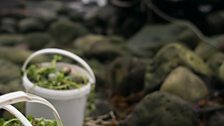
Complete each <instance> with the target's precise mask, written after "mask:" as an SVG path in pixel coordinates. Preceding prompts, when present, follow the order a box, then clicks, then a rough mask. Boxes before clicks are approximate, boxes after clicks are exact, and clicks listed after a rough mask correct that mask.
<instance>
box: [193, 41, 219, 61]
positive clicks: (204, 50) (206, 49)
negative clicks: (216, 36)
mask: <svg viewBox="0 0 224 126" xmlns="http://www.w3.org/2000/svg"><path fill="white" fill-rule="evenodd" d="M194 52H195V53H196V54H197V55H198V56H200V57H201V58H202V59H203V60H204V61H207V60H209V58H211V57H212V55H214V54H215V53H216V52H218V49H217V48H216V47H215V46H214V45H211V44H210V43H206V42H200V43H199V44H198V46H197V47H196V48H195V50H194Z"/></svg>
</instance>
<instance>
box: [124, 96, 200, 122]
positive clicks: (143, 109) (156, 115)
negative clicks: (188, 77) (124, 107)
mask: <svg viewBox="0 0 224 126" xmlns="http://www.w3.org/2000/svg"><path fill="white" fill-rule="evenodd" d="M124 125H125V126H197V115H196V112H194V110H193V108H192V107H191V106H190V105H189V104H188V103H187V102H185V101H184V100H182V99H180V98H178V97H176V96H173V95H171V94H168V93H163V92H155V93H152V94H148V95H147V96H146V97H145V98H144V99H143V100H141V101H140V103H139V104H138V105H137V106H136V108H135V110H134V112H133V113H131V115H130V116H129V117H128V118H127V119H126V120H125V121H124Z"/></svg>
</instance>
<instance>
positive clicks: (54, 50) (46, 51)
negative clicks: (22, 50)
mask: <svg viewBox="0 0 224 126" xmlns="http://www.w3.org/2000/svg"><path fill="white" fill-rule="evenodd" d="M42 54H60V55H63V56H66V57H69V58H71V59H73V60H74V61H76V62H78V63H79V64H80V65H81V66H82V67H84V68H85V69H86V71H87V72H88V74H89V75H90V78H91V80H89V81H90V82H91V84H95V81H96V79H95V75H94V73H93V70H92V69H91V68H90V66H89V65H88V64H87V63H86V62H85V61H84V60H83V59H82V58H80V57H79V56H77V55H76V54H74V53H71V52H69V51H66V50H62V49H57V48H47V49H42V50H39V51H36V52H34V53H33V54H31V55H30V56H29V57H28V58H27V59H26V61H25V62H24V64H23V67H22V71H23V72H24V74H26V72H25V71H26V67H27V65H28V64H29V62H30V61H31V60H32V59H33V58H34V57H36V56H38V55H42Z"/></svg>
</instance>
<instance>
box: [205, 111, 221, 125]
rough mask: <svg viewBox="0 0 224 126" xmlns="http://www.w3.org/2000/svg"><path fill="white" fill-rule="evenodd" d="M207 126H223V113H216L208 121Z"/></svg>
mask: <svg viewBox="0 0 224 126" xmlns="http://www.w3.org/2000/svg"><path fill="white" fill-rule="evenodd" d="M208 126H224V113H221V112H220V113H216V114H214V115H213V116H211V118H210V119H209V121H208Z"/></svg>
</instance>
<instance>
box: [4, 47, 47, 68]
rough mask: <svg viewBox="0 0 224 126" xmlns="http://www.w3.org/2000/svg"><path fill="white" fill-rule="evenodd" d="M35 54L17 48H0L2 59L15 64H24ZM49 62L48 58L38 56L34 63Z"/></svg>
mask: <svg viewBox="0 0 224 126" xmlns="http://www.w3.org/2000/svg"><path fill="white" fill-rule="evenodd" d="M32 53H33V52H32V51H29V50H27V49H22V48H15V47H3V46H1V47H0V58H3V59H6V60H9V61H11V62H13V63H15V64H23V63H24V62H25V60H26V59H27V58H28V56H30V55H31V54H32ZM43 61H49V58H48V57H46V56H37V57H35V58H34V59H33V60H32V62H43Z"/></svg>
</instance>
